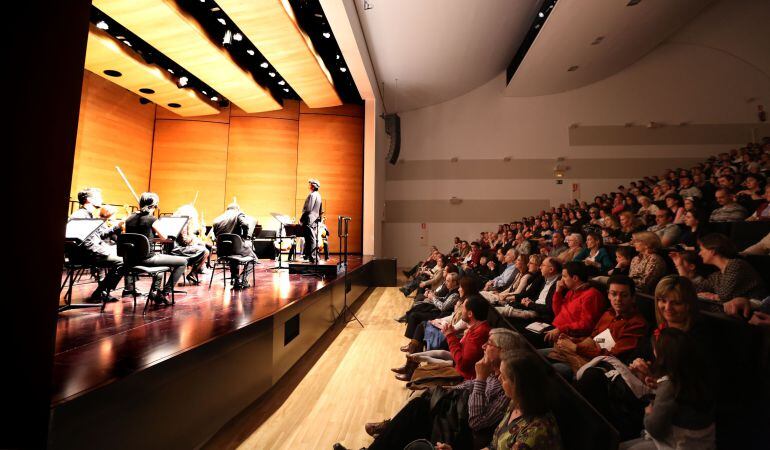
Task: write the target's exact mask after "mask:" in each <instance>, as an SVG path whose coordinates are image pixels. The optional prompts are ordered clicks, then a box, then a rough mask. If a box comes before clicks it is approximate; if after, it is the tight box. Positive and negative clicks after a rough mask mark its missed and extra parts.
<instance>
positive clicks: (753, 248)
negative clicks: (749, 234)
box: [741, 233, 770, 256]
mask: <svg viewBox="0 0 770 450" xmlns="http://www.w3.org/2000/svg"><path fill="white" fill-rule="evenodd" d="M741 255H744V256H748V255H770V233H767V234H766V235H765V237H763V238H762V239H760V240H759V242H757V243H756V244H753V245H750V246H749V247H747V248H746V249H745V250H743V251H742V252H741Z"/></svg>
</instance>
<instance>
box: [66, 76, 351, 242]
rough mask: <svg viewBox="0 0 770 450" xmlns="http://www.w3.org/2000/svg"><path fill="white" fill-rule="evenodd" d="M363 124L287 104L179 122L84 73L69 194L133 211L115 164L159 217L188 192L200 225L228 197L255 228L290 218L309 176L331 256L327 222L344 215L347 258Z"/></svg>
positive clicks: (336, 111) (346, 109) (343, 109)
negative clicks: (151, 196) (278, 216)
mask: <svg viewBox="0 0 770 450" xmlns="http://www.w3.org/2000/svg"><path fill="white" fill-rule="evenodd" d="M363 121H364V109H363V106H360V105H342V106H340V107H336V108H322V109H310V108H308V107H307V106H306V105H304V104H303V103H300V102H298V101H291V100H288V101H286V102H285V104H284V108H283V109H282V110H279V111H273V112H267V113H258V114H249V113H246V112H244V111H242V110H240V109H239V108H238V107H237V106H232V107H228V108H223V109H222V111H221V112H220V114H218V115H214V116H202V117H193V118H189V117H181V116H178V115H176V114H173V113H171V112H170V111H168V110H166V109H164V108H160V107H157V112H156V107H155V105H153V104H149V105H141V104H140V103H139V97H138V96H137V95H135V94H133V93H131V92H129V91H126V90H124V89H123V88H121V87H119V86H117V85H115V84H113V83H110V82H109V81H107V80H104V79H103V78H101V77H98V76H96V75H93V74H91V73H90V72H86V78H85V80H84V88H83V94H82V99H81V112H80V122H79V127H78V143H77V150H76V159H75V171H74V174H73V183H72V193H71V195H72V198H73V199H74V198H75V197H76V193H77V190H78V189H79V188H82V187H84V186H98V187H101V188H102V190H103V192H104V197H105V201H106V202H108V203H119V204H129V205H133V204H135V201H134V200H133V198H132V196H131V194H130V192H129V191H128V189H127V188H126V187H125V185H124V183H123V181H122V180H121V179H120V178H119V175H118V174H117V172H116V170H115V166H116V165H118V166H120V167H121V168H122V169H123V171H124V172H125V173H126V176H127V178H128V179H129V181H130V182H131V183H132V185H133V186H134V188H135V189H136V190H137V191H138V192H141V191H145V190H150V191H153V192H157V193H158V195H159V196H160V199H161V203H160V209H161V210H162V211H164V212H166V211H173V210H174V209H176V208H177V207H178V206H179V205H181V204H184V203H189V202H192V201H193V199H194V198H195V197H196V194H197V196H198V199H197V201H196V207H197V209H198V211H199V212H201V213H202V214H203V215H204V218H205V221H206V223H208V224H210V223H211V219H213V218H214V217H215V216H217V215H219V214H221V213H222V211H223V210H224V208H225V206H226V205H227V204H228V203H230V202H231V201H233V199H237V201H238V203H239V204H240V205H241V207H242V209H243V210H244V211H245V212H247V213H248V214H250V215H252V216H254V217H256V218H257V220H258V221H259V223H260V224H261V225H262V226H263V227H264V228H265V229H276V228H277V226H278V223H277V221H276V220H275V219H274V218H273V217H272V216H271V215H270V213H272V212H278V213H282V214H286V215H288V216H290V217H295V218H296V219H297V220H298V219H299V216H300V215H301V212H302V205H303V202H304V199H305V196H306V195H307V193H308V190H307V179H308V178H310V177H313V178H318V179H319V180H320V182H321V194H322V196H323V198H324V209H325V211H326V212H327V217H328V226H329V228H330V232H331V239H330V247H331V251H332V252H335V251H337V250H338V248H339V246H338V239H337V237H336V234H337V220H336V219H337V216H338V215H346V216H350V217H352V220H351V227H350V237H349V251H350V252H361V250H362V246H361V242H362V220H363Z"/></svg>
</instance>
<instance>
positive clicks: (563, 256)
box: [556, 233, 583, 264]
mask: <svg viewBox="0 0 770 450" xmlns="http://www.w3.org/2000/svg"><path fill="white" fill-rule="evenodd" d="M581 250H583V236H582V235H580V234H579V233H570V234H569V235H567V250H566V251H564V252H562V253H560V254H559V255H557V256H556V258H557V259H558V260H559V262H560V263H562V264H565V263H568V262H570V261H572V260H573V259H575V256H576V255H577V254H578V253H580V251H581Z"/></svg>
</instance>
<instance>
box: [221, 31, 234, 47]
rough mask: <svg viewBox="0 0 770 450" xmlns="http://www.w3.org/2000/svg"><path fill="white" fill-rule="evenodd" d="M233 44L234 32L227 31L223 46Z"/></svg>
mask: <svg viewBox="0 0 770 450" xmlns="http://www.w3.org/2000/svg"><path fill="white" fill-rule="evenodd" d="M232 42H233V32H232V31H230V30H227V31H225V37H224V39H222V45H229V44H231V43H232Z"/></svg>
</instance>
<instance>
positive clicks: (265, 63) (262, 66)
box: [259, 61, 270, 69]
mask: <svg viewBox="0 0 770 450" xmlns="http://www.w3.org/2000/svg"><path fill="white" fill-rule="evenodd" d="M269 65H270V64H268V63H267V61H265V62H263V63H262V64H260V65H259V67H261V68H263V69H267V66H269Z"/></svg>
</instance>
